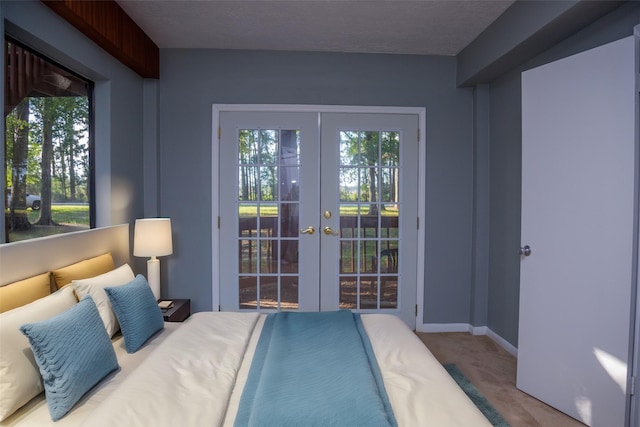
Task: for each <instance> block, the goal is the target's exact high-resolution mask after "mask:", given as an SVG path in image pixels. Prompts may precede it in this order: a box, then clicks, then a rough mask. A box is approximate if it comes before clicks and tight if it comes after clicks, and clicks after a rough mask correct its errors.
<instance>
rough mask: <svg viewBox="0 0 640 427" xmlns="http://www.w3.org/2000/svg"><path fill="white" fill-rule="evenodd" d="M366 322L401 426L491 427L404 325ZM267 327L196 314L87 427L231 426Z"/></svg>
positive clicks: (248, 319) (251, 317) (235, 316)
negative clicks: (125, 426) (256, 350)
mask: <svg viewBox="0 0 640 427" xmlns="http://www.w3.org/2000/svg"><path fill="white" fill-rule="evenodd" d="M362 319H363V323H364V326H365V328H366V330H367V334H368V335H369V338H370V340H371V343H372V346H373V350H374V352H375V354H376V358H377V360H378V364H379V365H380V369H381V371H382V376H383V379H384V382H385V387H386V390H387V393H388V394H389V398H390V401H391V405H392V406H393V410H394V414H395V417H396V420H397V421H398V425H399V426H424V425H433V426H440V427H445V426H451V427H453V426H460V427H463V426H464V427H469V426H474V427H482V426H490V423H489V422H488V421H487V420H486V418H485V417H484V416H483V415H482V414H481V413H480V412H479V411H478V409H477V408H476V407H475V405H474V404H473V403H472V402H471V401H470V400H469V399H468V398H467V397H466V395H465V394H464V392H462V390H461V389H460V388H459V387H458V386H457V385H456V383H455V382H454V381H453V380H452V379H451V377H450V376H449V374H448V373H447V372H446V371H445V370H444V368H443V367H442V366H441V365H440V364H439V363H438V361H437V360H436V359H435V357H434V356H433V355H432V354H431V352H429V351H428V350H427V348H426V347H425V346H424V345H423V344H422V342H421V341H420V340H419V339H418V338H417V337H416V336H415V334H413V332H412V331H410V330H409V329H408V328H407V327H406V326H405V324H404V323H403V322H402V321H401V320H399V319H398V318H397V317H395V316H391V315H381V314H372V315H363V316H362ZM263 321H264V317H263V316H262V315H258V314H252V313H198V314H195V315H193V316H192V317H191V318H190V319H189V320H188V321H187V322H185V324H184V325H183V326H182V327H181V328H180V329H179V330H178V331H177V332H176V333H174V334H172V335H171V336H170V337H168V338H167V339H166V340H165V342H163V343H162V345H161V346H160V347H159V348H158V350H156V351H155V352H154V353H153V354H152V355H151V356H150V357H149V358H148V360H147V361H146V362H145V364H144V365H143V366H141V367H140V368H138V370H136V372H134V373H133V374H132V375H131V376H130V377H129V378H128V379H127V380H126V381H125V382H124V383H123V384H122V386H121V387H120V388H119V390H118V392H117V393H114V394H112V395H111V396H110V397H109V398H108V399H107V400H106V401H105V402H104V403H103V404H102V405H100V407H98V408H97V409H96V410H95V411H93V413H92V414H91V416H90V417H89V418H88V419H87V420H86V421H85V423H84V424H83V425H85V426H92V427H94V426H96V427H99V426H105V427H106V426H114V425H153V426H181V427H188V426H194V427H199V426H202V425H212V426H215V425H225V426H231V425H233V421H234V418H235V413H236V411H237V407H238V402H239V399H240V395H241V393H242V387H243V386H244V382H245V380H246V377H247V373H248V369H249V365H250V362H251V356H252V355H253V351H254V349H255V345H256V343H257V338H258V337H259V335H260V330H261V328H262V323H263ZM212 368H213V369H212Z"/></svg>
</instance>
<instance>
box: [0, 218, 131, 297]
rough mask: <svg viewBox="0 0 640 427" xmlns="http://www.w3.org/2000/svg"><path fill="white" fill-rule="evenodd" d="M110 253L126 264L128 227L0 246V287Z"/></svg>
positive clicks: (123, 225)
mask: <svg viewBox="0 0 640 427" xmlns="http://www.w3.org/2000/svg"><path fill="white" fill-rule="evenodd" d="M107 252H110V253H111V255H112V256H113V261H114V263H115V265H116V266H118V265H122V264H124V263H128V262H129V224H121V225H114V226H109V227H103V228H94V229H91V230H85V231H76V232H73V233H66V234H57V235H54V236H48V237H42V238H39V239H33V240H25V241H20V242H13V243H5V244H2V245H0V286H4V285H6V284H8V283H12V282H15V281H18V280H22V279H26V278H29V277H33V276H36V275H38V274H42V273H46V272H48V271H52V270H54V269H56V268H60V267H64V266H66V265H69V264H73V263H75V262H77V261H80V260H83V259H87V258H91V257H94V256H97V255H101V254H104V253H107Z"/></svg>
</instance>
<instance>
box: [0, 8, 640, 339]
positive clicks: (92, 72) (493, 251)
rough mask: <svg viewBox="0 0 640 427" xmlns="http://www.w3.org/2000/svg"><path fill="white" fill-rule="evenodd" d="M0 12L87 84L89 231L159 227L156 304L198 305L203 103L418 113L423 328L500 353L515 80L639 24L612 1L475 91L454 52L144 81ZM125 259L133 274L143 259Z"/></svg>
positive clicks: (81, 40)
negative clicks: (479, 336) (484, 343)
mask: <svg viewBox="0 0 640 427" xmlns="http://www.w3.org/2000/svg"><path fill="white" fill-rule="evenodd" d="M0 4H1V7H2V9H1V13H2V17H3V18H4V19H5V20H6V24H5V28H6V30H7V32H8V33H10V34H12V35H14V36H16V37H18V38H20V39H22V40H23V41H24V42H26V43H28V44H30V45H31V46H33V47H35V48H37V49H38V50H40V51H42V52H43V53H45V54H47V55H48V56H50V57H51V58H53V59H55V60H58V61H60V62H62V63H64V64H65V65H67V66H69V67H71V68H72V69H74V70H76V71H78V72H79V73H80V74H82V75H85V76H87V77H88V78H90V79H92V80H94V81H95V82H96V135H97V138H96V161H97V168H96V170H97V173H96V178H97V193H98V194H97V201H98V206H97V208H98V225H109V224H116V223H121V222H129V223H130V224H133V220H134V219H135V218H139V217H142V216H145V215H146V216H158V215H161V216H170V217H171V218H172V219H173V226H174V239H175V240H174V254H173V255H172V256H171V257H167V258H165V259H163V263H162V269H163V276H162V277H163V294H164V295H165V296H167V297H170V298H177V297H187V298H191V299H192V300H193V308H194V310H196V311H202V310H207V309H211V308H212V307H211V300H212V298H211V267H210V265H211V238H210V236H211V231H212V229H211V226H212V218H211V214H210V207H211V183H212V177H211V136H212V131H211V105H212V104H214V103H274V104H277V103H287V104H335V105H388V106H418V107H425V108H426V110H427V129H426V138H427V153H426V164H427V170H426V175H427V178H426V179H427V183H426V207H425V208H426V218H425V222H426V224H425V227H424V228H423V230H422V232H426V257H425V292H424V295H425V298H424V319H423V321H424V322H425V323H470V324H472V325H475V326H482V325H484V324H487V325H488V326H489V327H490V328H491V329H492V330H493V331H494V332H496V333H497V334H498V335H500V336H502V337H503V338H505V339H506V340H507V341H508V342H510V343H511V344H513V345H517V328H518V305H519V300H518V298H519V292H518V291H519V289H518V287H519V262H520V261H519V257H518V255H517V249H518V247H519V245H520V161H521V160H520V156H521V147H520V119H521V117H520V72H521V71H522V70H523V69H526V68H530V67H532V66H535V65H539V64H542V63H545V62H548V61H551V60H554V59H557V58H561V57H563V56H567V55H570V54H572V53H575V52H578V51H581V50H585V49H588V48H591V47H594V46H597V45H598V44H602V43H605V42H607V41H612V40H616V39H619V38H621V37H624V36H626V35H629V34H631V33H632V27H633V25H635V24H637V23H639V22H640V18H639V16H640V11H639V10H640V5H639V4H637V3H629V4H626V5H624V6H623V7H622V8H620V9H618V10H616V11H614V12H613V13H611V14H609V15H608V16H606V17H605V18H603V19H600V20H598V21H596V22H595V23H593V24H592V25H591V26H590V27H588V28H587V29H585V30H583V31H581V32H580V33H578V34H576V35H575V36H572V37H571V38H569V39H567V40H565V41H563V42H561V43H559V44H557V45H556V46H555V47H554V48H552V49H550V50H548V51H547V52H545V53H543V54H541V55H538V56H537V57H536V58H534V59H532V60H531V61H530V62H528V63H526V64H525V65H523V66H520V67H518V68H517V69H514V70H507V71H505V73H504V74H502V75H501V76H500V77H499V78H497V79H495V80H494V81H492V82H490V83H489V84H488V85H483V86H480V87H478V88H476V89H474V88H464V89H460V88H457V87H456V71H457V70H456V59H455V58H448V57H424V56H404V55H357V54H324V53H301V52H298V53H294V52H289V53H285V52H251V51H215V50H213V51H211V50H171V49H169V50H161V54H160V56H161V79H160V80H159V81H145V80H143V79H141V78H140V77H139V76H137V75H136V74H135V73H134V72H133V71H131V70H129V69H128V68H126V67H125V66H123V65H122V64H120V63H119V62H117V61H116V60H115V59H113V58H112V57H111V56H109V55H108V54H107V53H105V52H104V51H102V50H101V49H100V48H98V47H97V46H96V45H95V44H93V43H92V42H90V41H89V40H87V39H86V38H85V37H83V36H82V35H81V34H80V33H79V32H78V31H77V30H75V29H73V28H72V27H71V26H70V25H68V24H67V23H66V22H65V21H63V20H62V19H61V18H59V17H58V16H57V15H55V14H54V13H52V12H51V11H50V10H49V9H48V8H47V7H45V6H44V5H42V4H41V3H40V2H39V1H23V2H2V3H0ZM0 72H3V70H2V71H0ZM132 229H133V227H132ZM487 254H488V255H487ZM135 263H136V270H137V271H141V272H144V271H145V266H144V260H135Z"/></svg>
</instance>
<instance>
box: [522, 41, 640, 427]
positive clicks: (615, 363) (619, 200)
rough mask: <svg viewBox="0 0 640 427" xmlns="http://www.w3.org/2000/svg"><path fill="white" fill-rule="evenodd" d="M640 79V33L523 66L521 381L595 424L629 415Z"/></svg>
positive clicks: (531, 390)
mask: <svg viewBox="0 0 640 427" xmlns="http://www.w3.org/2000/svg"><path fill="white" fill-rule="evenodd" d="M635 79H636V70H635V41H634V39H633V37H629V38H626V39H623V40H619V41H617V42H614V43H610V44H607V45H605V46H602V47H599V48H596V49H593V50H590V51H587V52H583V53H580V54H577V55H575V56H571V57H569V58H565V59H563V60H560V61H557V62H554V63H550V64H547V65H544V66H541V67H538V68H535V69H532V70H529V71H527V72H525V73H523V75H522V116H523V122H522V139H523V140H522V145H523V147H522V245H523V247H524V246H529V247H530V250H531V252H530V256H525V255H526V254H525V255H523V256H522V262H521V278H520V323H519V338H518V372H517V386H518V388H520V389H522V390H523V391H525V392H527V393H529V394H531V395H533V396H534V397H536V398H538V399H540V400H542V401H544V402H546V403H548V404H550V405H551V406H554V407H556V408H557V409H559V410H561V411H563V412H565V413H567V414H568V415H570V416H572V417H574V418H576V419H578V420H580V421H582V422H584V423H585V424H587V425H591V426H623V425H625V417H626V413H627V409H626V406H627V399H628V393H627V382H628V365H629V364H628V359H629V351H630V325H631V312H632V309H631V299H632V298H631V297H632V295H633V292H632V291H633V289H634V287H635V284H634V283H632V281H633V278H634V274H633V269H634V265H635V264H634V254H636V252H635V249H634V236H635V235H636V234H637V230H636V229H635V228H634V205H635V203H636V202H637V199H636V193H635V191H636V190H635V179H636V174H635V162H636V158H637V152H636V136H635V129H636V119H637V112H636V107H635V103H636V97H637V90H636V86H635Z"/></svg>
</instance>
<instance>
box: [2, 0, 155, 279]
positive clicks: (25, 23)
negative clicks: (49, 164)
mask: <svg viewBox="0 0 640 427" xmlns="http://www.w3.org/2000/svg"><path fill="white" fill-rule="evenodd" d="M0 5H1V7H2V17H3V18H4V19H5V30H6V32H7V33H8V34H10V35H12V36H14V37H15V38H17V39H18V40H20V41H22V42H23V43H25V44H27V45H29V46H31V47H33V48H34V49H36V50H38V51H40V52H42V53H43V54H45V55H47V56H48V57H50V58H51V59H53V60H55V61H58V62H60V63H62V64H64V65H65V66H66V67H67V68H70V69H72V70H73V71H76V72H77V73H79V74H81V75H83V76H85V77H87V78H88V79H90V80H93V81H94V82H95V83H96V86H95V99H94V102H95V116H96V122H95V131H96V132H95V133H96V141H95V142H96V146H95V150H96V155H95V159H96V193H97V194H96V203H97V206H96V208H97V225H98V226H105V225H112V224H120V223H131V224H133V220H134V219H135V218H137V217H141V216H142V215H143V202H142V194H143V192H142V189H143V172H142V159H143V149H142V138H143V134H144V132H143V126H142V117H143V83H144V80H143V79H142V78H141V77H140V76H138V75H137V74H136V73H134V72H133V71H131V70H130V69H129V68H127V67H125V66H124V65H122V64H121V63H120V62H119V61H117V60H115V59H114V58H113V57H112V56H111V55H109V54H107V53H106V52H105V51H103V50H102V49H100V48H99V47H98V46H96V45H95V44H94V43H93V42H91V41H89V40H88V39H87V38H86V37H84V36H83V35H82V34H81V33H80V32H79V31H77V30H76V29H74V28H73V27H71V26H70V25H69V24H68V23H67V22H66V21H64V20H63V19H62V18H60V17H59V16H58V15H56V14H55V13H53V12H51V10H50V9H49V8H48V7H46V6H44V5H43V4H42V3H41V2H39V1H20V2H6V1H4V2H2V3H0ZM0 73H2V79H3V80H4V67H2V69H1V70H0ZM132 229H133V227H132ZM142 261H143V260H142ZM141 266H142V269H137V270H138V271H140V272H144V271H145V269H146V267H145V266H144V262H142V263H141Z"/></svg>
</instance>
